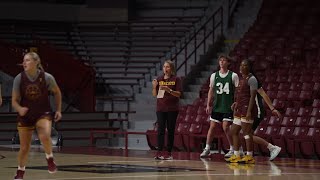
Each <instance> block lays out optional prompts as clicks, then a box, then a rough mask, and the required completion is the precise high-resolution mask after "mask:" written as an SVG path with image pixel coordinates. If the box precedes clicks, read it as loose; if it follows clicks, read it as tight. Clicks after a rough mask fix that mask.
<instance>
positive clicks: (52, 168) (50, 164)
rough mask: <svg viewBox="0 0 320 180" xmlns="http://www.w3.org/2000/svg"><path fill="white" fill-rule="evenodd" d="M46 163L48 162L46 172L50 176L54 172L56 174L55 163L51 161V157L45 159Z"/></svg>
mask: <svg viewBox="0 0 320 180" xmlns="http://www.w3.org/2000/svg"><path fill="white" fill-rule="evenodd" d="M47 162H48V171H49V173H50V174H53V173H55V172H57V170H58V169H57V165H56V163H55V162H54V160H53V157H50V158H48V159H47Z"/></svg>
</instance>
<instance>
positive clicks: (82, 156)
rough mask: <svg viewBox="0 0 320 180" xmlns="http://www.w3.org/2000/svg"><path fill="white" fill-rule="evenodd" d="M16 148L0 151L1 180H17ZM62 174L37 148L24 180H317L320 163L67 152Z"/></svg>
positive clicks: (58, 155) (60, 153) (58, 154)
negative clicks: (51, 169) (162, 158)
mask: <svg viewBox="0 0 320 180" xmlns="http://www.w3.org/2000/svg"><path fill="white" fill-rule="evenodd" d="M17 151H18V147H17V146H2V147H0V180H12V179H13V176H14V174H15V172H16V169H17V160H16V157H17ZM54 151H55V152H54V156H55V161H56V163H57V164H58V168H59V171H58V172H57V173H55V174H49V173H48V171H47V165H46V161H45V155H44V153H43V152H42V150H41V148H40V147H38V146H33V147H32V151H31V153H30V155H29V162H28V166H27V169H26V173H25V177H24V180H103V179H105V180H109V179H119V180H125V179H128V180H137V179H139V180H144V179H152V180H226V179H232V180H243V179H255V180H257V179H259V180H260V179H261V180H264V179H280V180H284V179H286V180H294V179H303V180H310V179H313V180H318V179H320V161H319V160H307V159H291V158H276V159H275V160H274V161H272V162H270V161H268V158H267V157H256V164H254V165H246V164H228V163H226V162H225V161H224V159H223V156H222V155H219V154H215V155H213V156H212V158H211V159H199V153H178V152H176V153H174V154H173V157H174V160H171V161H160V160H154V159H153V154H154V152H153V151H138V150H129V151H128V152H124V151H123V150H111V149H105V148H96V147H63V148H60V149H57V148H55V150H54Z"/></svg>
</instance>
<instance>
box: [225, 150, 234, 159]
mask: <svg viewBox="0 0 320 180" xmlns="http://www.w3.org/2000/svg"><path fill="white" fill-rule="evenodd" d="M233 154H234V151H233V150H230V151H229V152H228V153H227V154H225V155H224V158H230V157H231V156H232V155H233Z"/></svg>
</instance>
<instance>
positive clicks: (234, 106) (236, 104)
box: [231, 102, 238, 111]
mask: <svg viewBox="0 0 320 180" xmlns="http://www.w3.org/2000/svg"><path fill="white" fill-rule="evenodd" d="M237 108H238V103H236V102H234V103H232V105H231V109H232V111H236V109H237Z"/></svg>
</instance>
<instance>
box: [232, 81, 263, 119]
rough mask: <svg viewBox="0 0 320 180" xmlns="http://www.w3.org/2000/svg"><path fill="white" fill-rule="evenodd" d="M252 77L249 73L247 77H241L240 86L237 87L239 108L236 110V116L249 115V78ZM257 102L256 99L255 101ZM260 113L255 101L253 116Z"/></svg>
mask: <svg viewBox="0 0 320 180" xmlns="http://www.w3.org/2000/svg"><path fill="white" fill-rule="evenodd" d="M251 77H252V75H249V76H248V77H247V78H240V81H239V86H238V88H237V94H236V102H237V109H236V112H235V116H236V117H245V116H246V115H247V110H248V106H249V102H250V97H251V95H250V85H249V83H248V80H249V79H250V78H251ZM254 102H255V101H254ZM257 114H258V110H257V105H256V103H254V105H253V108H252V111H251V117H256V116H257Z"/></svg>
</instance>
